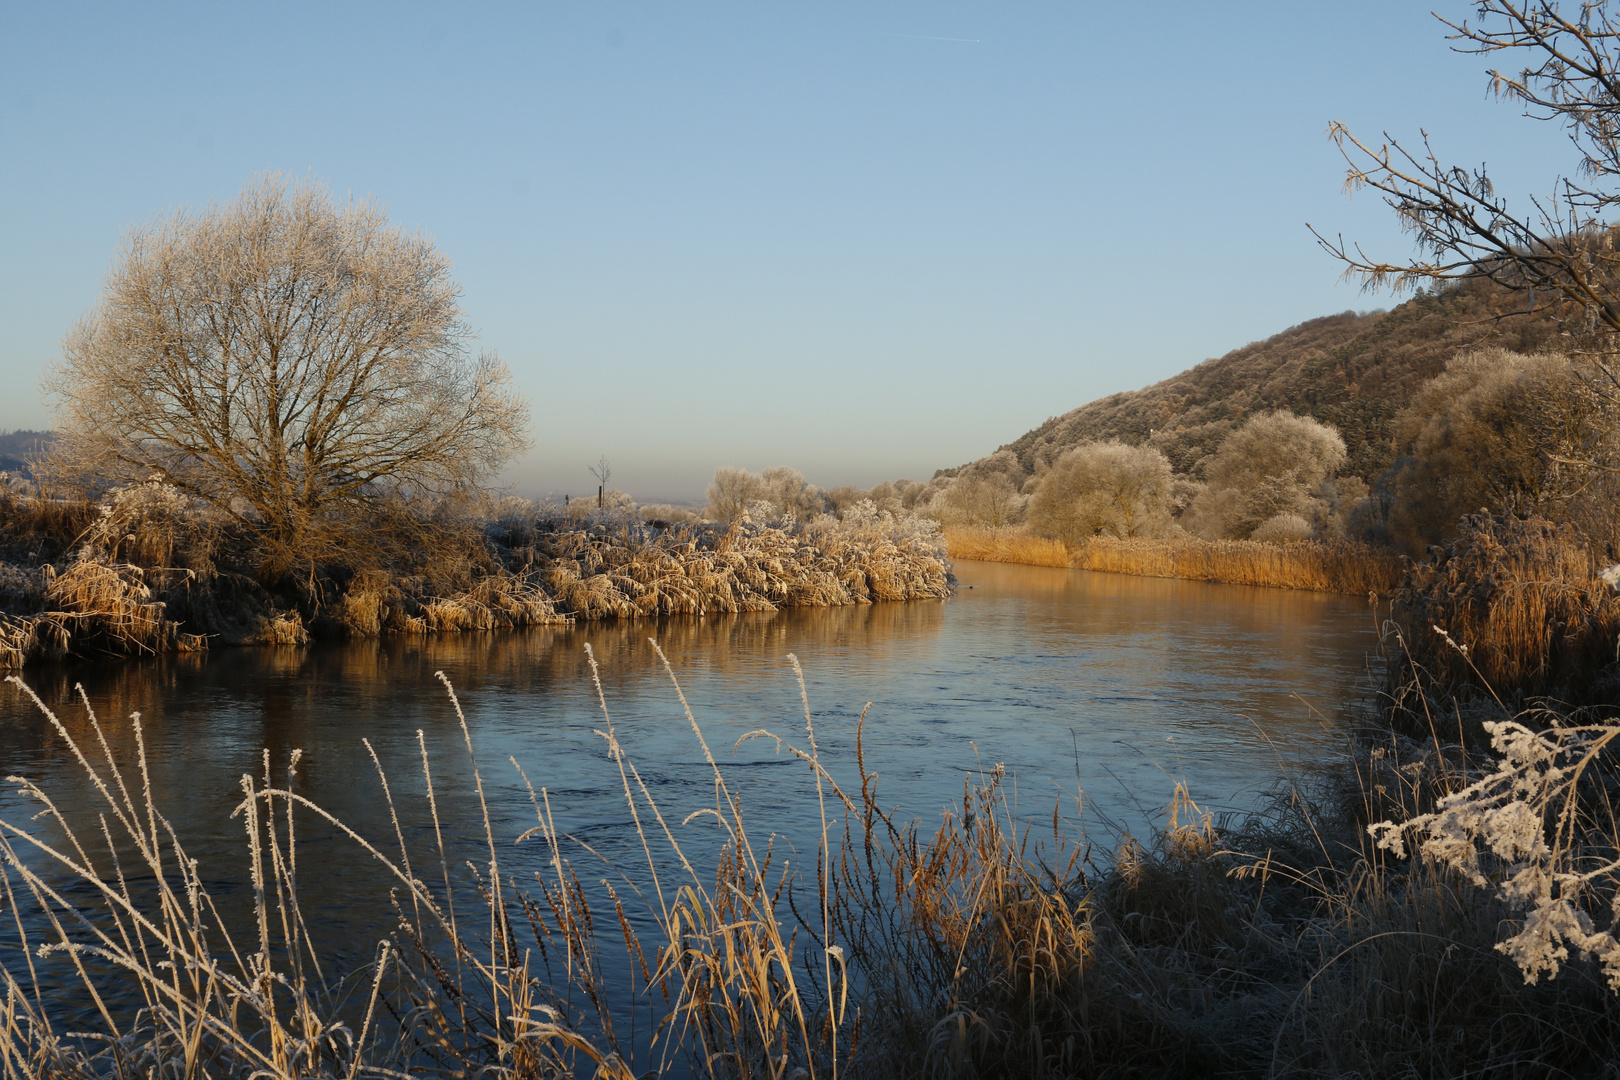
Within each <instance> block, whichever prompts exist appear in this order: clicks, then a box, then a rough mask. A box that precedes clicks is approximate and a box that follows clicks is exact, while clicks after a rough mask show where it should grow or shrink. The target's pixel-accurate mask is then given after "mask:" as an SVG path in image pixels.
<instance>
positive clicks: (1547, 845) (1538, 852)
mask: <svg viewBox="0 0 1620 1080" xmlns="http://www.w3.org/2000/svg"><path fill="white" fill-rule="evenodd" d="M1484 726H1485V730H1486V731H1487V732H1488V733H1489V734H1490V736H1491V747H1492V749H1493V750H1494V751H1495V752H1496V754H1497V755H1498V759H1497V762H1496V768H1495V770H1494V771H1493V772H1491V773H1489V774H1487V775H1486V776H1484V777H1482V778H1481V779H1479V780H1476V781H1475V782H1474V783H1472V784H1470V785H1468V786H1467V787H1465V788H1463V789H1462V790H1460V791H1457V792H1455V793H1453V794H1451V795H1448V796H1446V797H1445V798H1443V799H1442V800H1441V801H1440V803H1439V805H1438V807H1437V808H1436V809H1435V810H1434V812H1432V813H1428V814H1420V815H1417V816H1415V817H1413V818H1411V819H1409V820H1407V821H1404V822H1399V823H1397V822H1391V821H1381V822H1377V823H1374V824H1372V825H1369V826H1368V832H1369V833H1371V834H1372V836H1373V838H1374V839H1375V840H1376V841H1377V842H1378V846H1379V847H1381V848H1385V849H1387V850H1389V851H1391V852H1393V853H1394V854H1395V855H1396V856H1398V857H1403V858H1404V857H1405V856H1406V855H1407V854H1408V847H1409V845H1410V846H1411V847H1413V848H1415V849H1416V854H1418V855H1419V856H1422V857H1424V858H1427V859H1430V860H1433V861H1434V862H1436V863H1439V864H1442V865H1445V866H1449V867H1451V868H1453V869H1455V870H1457V871H1458V872H1460V873H1461V874H1463V875H1464V876H1465V877H1466V878H1468V880H1470V881H1472V882H1473V883H1474V884H1475V885H1478V886H1481V887H1490V886H1493V885H1494V886H1495V888H1496V892H1497V895H1498V896H1499V897H1501V899H1502V900H1503V901H1505V902H1506V903H1508V904H1509V905H1511V906H1512V907H1513V908H1514V909H1515V910H1518V911H1523V912H1524V913H1525V914H1524V922H1523V924H1522V926H1521V927H1520V928H1519V931H1518V932H1517V933H1515V934H1513V935H1512V936H1510V937H1508V938H1507V939H1506V940H1504V941H1501V942H1499V943H1498V944H1497V946H1496V948H1497V951H1499V952H1501V953H1503V954H1504V955H1506V956H1507V957H1509V958H1510V959H1511V960H1512V961H1513V962H1514V963H1515V964H1517V965H1518V967H1519V970H1520V971H1522V972H1523V973H1524V977H1525V981H1526V982H1530V983H1534V982H1536V981H1538V980H1539V979H1540V978H1541V976H1542V975H1546V976H1547V977H1548V978H1552V977H1553V976H1556V975H1557V974H1558V971H1559V968H1560V966H1561V965H1562V964H1563V963H1564V962H1565V961H1567V960H1568V959H1569V958H1570V955H1571V952H1572V951H1573V952H1574V953H1576V954H1578V955H1580V956H1583V957H1590V958H1592V959H1593V960H1595V961H1597V962H1598V963H1599V964H1600V965H1601V966H1602V968H1603V973H1604V975H1605V977H1606V978H1607V979H1608V982H1609V987H1610V989H1611V990H1614V991H1617V992H1620V938H1617V937H1616V929H1617V923H1620V852H1617V849H1616V844H1615V837H1614V836H1613V835H1612V833H1613V829H1612V828H1611V829H1609V830H1608V831H1607V832H1605V831H1603V830H1601V829H1598V828H1596V827H1595V823H1594V822H1592V821H1590V820H1588V818H1587V816H1586V815H1587V812H1588V810H1587V809H1586V808H1583V802H1586V801H1590V800H1591V797H1592V796H1593V795H1594V794H1595V793H1597V791H1598V789H1599V787H1600V786H1601V779H1600V773H1601V772H1602V771H1603V766H1604V764H1605V763H1604V762H1602V760H1601V759H1602V755H1603V752H1604V750H1605V749H1606V748H1607V747H1608V745H1609V744H1610V743H1611V742H1613V741H1614V740H1615V739H1616V738H1620V725H1614V724H1588V725H1572V726H1568V727H1551V728H1548V729H1546V730H1536V729H1534V728H1531V727H1528V726H1526V725H1525V724H1523V723H1520V722H1519V721H1517V720H1503V721H1498V722H1494V723H1487V724H1485V725H1484ZM1594 915H1598V916H1599V917H1600V918H1602V919H1603V923H1602V924H1600V922H1599V921H1598V919H1596V918H1594Z"/></svg>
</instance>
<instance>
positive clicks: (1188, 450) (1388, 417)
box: [947, 282, 1568, 480]
mask: <svg viewBox="0 0 1620 1080" xmlns="http://www.w3.org/2000/svg"><path fill="white" fill-rule="evenodd" d="M1522 302H1523V301H1522V300H1519V299H1518V298H1516V297H1511V296H1508V295H1506V294H1504V293H1503V292H1502V291H1501V290H1498V289H1495V288H1494V287H1491V286H1488V285H1486V284H1484V283H1479V282H1470V283H1467V284H1464V285H1460V286H1457V287H1453V288H1450V289H1447V290H1445V291H1443V292H1440V293H1435V294H1425V295H1422V296H1418V297H1415V298H1413V299H1411V300H1409V301H1407V302H1406V303H1404V304H1401V305H1400V306H1399V307H1396V308H1395V309H1393V310H1392V311H1388V312H1374V313H1370V314H1365V315H1357V314H1356V313H1355V312H1345V313H1344V314H1342V315H1329V316H1326V317H1324V318H1319V319H1312V320H1310V321H1309V322H1303V323H1300V324H1299V325H1298V326H1294V327H1290V328H1289V329H1287V330H1284V331H1283V332H1282V333H1280V334H1276V335H1274V336H1272V337H1269V338H1267V339H1265V340H1264V341H1257V342H1254V343H1253V344H1250V345H1245V346H1244V347H1242V348H1241V349H1234V350H1233V351H1232V352H1229V353H1227V354H1226V355H1225V356H1222V357H1220V358H1218V359H1215V360H1206V361H1205V362H1204V363H1202V364H1199V365H1198V366H1197V367H1194V368H1191V369H1189V370H1187V371H1184V372H1182V373H1181V374H1180V375H1176V376H1174V377H1172V378H1169V379H1166V380H1164V381H1163V382H1159V383H1155V384H1153V385H1152V386H1149V387H1146V388H1145V389H1142V390H1133V391H1129V392H1126V393H1121V394H1114V395H1111V396H1109V397H1106V398H1102V399H1100V400H1098V401H1093V402H1091V403H1090V404H1088V405H1082V406H1080V407H1079V408H1078V409H1074V410H1073V411H1071V412H1068V413H1065V414H1063V415H1062V416H1056V417H1053V418H1052V419H1050V420H1048V421H1046V423H1044V424H1042V425H1041V426H1040V427H1038V428H1036V429H1035V430H1033V431H1030V432H1028V433H1026V434H1025V435H1023V436H1021V437H1020V438H1018V439H1016V440H1014V441H1013V442H1010V443H1007V444H1006V445H1005V446H1002V447H1001V448H1000V449H999V450H998V451H997V454H996V455H994V456H995V457H997V458H1000V459H1001V460H1000V461H999V462H998V463H997V466H998V467H1000V468H1010V466H1011V462H1009V461H1007V457H1008V456H1012V457H1016V459H1017V464H1018V467H1019V470H1020V471H1021V472H1022V473H1023V474H1024V475H1026V476H1027V475H1029V474H1030V473H1032V472H1034V471H1035V466H1036V462H1037V461H1040V460H1045V461H1051V460H1053V459H1054V458H1056V457H1058V456H1059V455H1060V454H1062V453H1063V452H1064V451H1065V450H1067V449H1069V448H1070V447H1072V446H1075V445H1076V444H1078V443H1082V442H1089V441H1091V440H1095V439H1119V440H1121V441H1123V442H1127V443H1132V444H1140V443H1143V442H1151V443H1152V444H1153V445H1154V446H1156V447H1158V448H1159V449H1160V450H1162V451H1163V452H1164V453H1165V454H1166V455H1167V456H1168V457H1169V458H1170V461H1171V464H1172V465H1173V466H1174V467H1175V468H1176V470H1177V471H1179V472H1186V471H1188V470H1190V469H1191V468H1192V467H1193V466H1194V465H1195V464H1196V463H1197V461H1198V460H1199V459H1200V458H1202V457H1204V456H1205V455H1206V454H1209V453H1212V452H1213V451H1214V449H1215V447H1216V446H1218V445H1219V444H1220V441H1221V440H1222V439H1223V438H1224V437H1225V436H1226V433H1227V432H1228V431H1230V430H1231V429H1232V427H1233V426H1234V424H1235V422H1236V421H1240V420H1241V419H1242V418H1243V417H1244V416H1245V415H1247V414H1249V413H1252V412H1257V411H1267V410H1271V409H1291V410H1293V411H1294V412H1296V413H1299V414H1301V415H1304V416H1312V417H1315V418H1316V419H1318V420H1320V421H1322V422H1323V423H1328V424H1332V425H1333V426H1334V427H1336V428H1338V429H1339V431H1340V433H1341V434H1343V436H1344V441H1345V444H1346V446H1347V447H1348V448H1349V451H1350V460H1349V462H1348V464H1347V465H1346V467H1345V470H1344V471H1345V472H1346V473H1348V474H1353V475H1359V476H1362V477H1365V478H1367V479H1368V480H1372V479H1375V478H1376V477H1378V476H1379V475H1380V474H1381V473H1383V471H1384V470H1385V469H1386V468H1388V467H1389V465H1390V464H1391V462H1393V461H1394V459H1395V454H1396V448H1395V447H1394V445H1393V444H1392V438H1391V434H1390V431H1391V421H1393V419H1394V418H1395V416H1396V415H1397V414H1398V413H1399V412H1400V410H1401V408H1402V406H1403V405H1404V403H1405V402H1407V401H1409V400H1410V399H1411V396H1412V394H1413V392H1414V391H1415V390H1416V389H1417V387H1418V386H1419V385H1420V384H1422V383H1423V382H1425V381H1426V380H1428V379H1430V378H1433V377H1434V376H1435V375H1436V374H1438V373H1439V372H1440V370H1441V369H1442V368H1443V367H1444V366H1445V362H1446V360H1447V359H1449V358H1450V357H1451V356H1453V355H1454V354H1456V353H1457V352H1458V351H1459V350H1462V349H1466V348H1470V347H1478V346H1481V345H1495V346H1501V347H1503V348H1507V349H1513V350H1516V351H1521V352H1537V351H1541V350H1544V349H1556V348H1559V347H1560V346H1559V344H1558V343H1557V342H1558V341H1559V339H1560V337H1561V335H1560V330H1559V327H1558V324H1557V323H1556V322H1555V321H1554V319H1553V318H1552V317H1551V315H1550V314H1548V315H1533V316H1526V315H1512V316H1507V317H1503V316H1502V315H1501V314H1499V313H1500V312H1501V311H1504V310H1511V308H1510V307H1509V305H1511V304H1514V303H1522ZM1567 340H1568V339H1567V337H1565V338H1563V341H1565V342H1567ZM1003 463H1005V464H1003ZM977 464H979V463H978V462H974V463H970V465H977ZM968 467H969V466H963V467H962V468H968ZM958 471H960V470H947V475H949V474H953V473H955V472H958Z"/></svg>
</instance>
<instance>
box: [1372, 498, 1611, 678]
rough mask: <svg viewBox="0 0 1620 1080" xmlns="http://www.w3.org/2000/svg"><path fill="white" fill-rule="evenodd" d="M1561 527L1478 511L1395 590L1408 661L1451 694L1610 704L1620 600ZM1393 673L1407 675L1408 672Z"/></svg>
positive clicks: (1587, 550)
mask: <svg viewBox="0 0 1620 1080" xmlns="http://www.w3.org/2000/svg"><path fill="white" fill-rule="evenodd" d="M1597 570H1598V567H1597V565H1596V561H1595V557H1594V554H1593V552H1592V551H1591V550H1590V548H1589V547H1588V546H1587V544H1586V543H1585V541H1584V540H1583V539H1582V538H1581V537H1580V536H1579V535H1578V534H1577V533H1576V532H1575V531H1574V530H1573V529H1572V528H1571V527H1570V526H1568V525H1554V524H1553V523H1552V522H1550V521H1546V520H1544V519H1541V518H1529V519H1519V518H1515V517H1512V516H1504V515H1486V514H1476V515H1472V516H1470V517H1467V518H1464V519H1463V522H1462V525H1461V528H1460V529H1459V532H1458V536H1457V538H1456V539H1455V540H1453V541H1451V542H1450V543H1448V544H1446V545H1445V546H1444V547H1441V548H1434V549H1432V550H1431V558H1430V560H1429V561H1427V562H1422V563H1417V564H1415V565H1414V566H1413V567H1412V569H1411V572H1410V573H1409V574H1408V575H1407V576H1406V579H1405V581H1404V582H1403V583H1402V585H1401V588H1400V590H1399V592H1398V593H1396V595H1395V597H1394V603H1393V613H1394V616H1395V618H1396V620H1397V622H1398V623H1399V624H1400V626H1401V628H1402V646H1403V649H1404V663H1405V664H1407V665H1414V664H1415V665H1417V666H1418V667H1421V668H1422V669H1423V670H1424V671H1425V672H1426V673H1427V675H1428V676H1429V677H1430V679H1431V680H1432V681H1431V682H1429V683H1428V685H1429V686H1430V687H1431V688H1434V689H1439V690H1441V691H1442V692H1444V693H1446V694H1454V693H1458V692H1462V693H1465V694H1466V693H1472V694H1473V695H1479V696H1487V697H1488V696H1490V695H1491V694H1493V693H1494V694H1500V695H1503V696H1505V697H1507V698H1510V699H1514V700H1520V701H1522V700H1524V699H1526V698H1529V697H1536V696H1540V695H1546V694H1557V695H1559V696H1560V697H1562V698H1563V699H1564V700H1565V701H1572V702H1583V701H1593V700H1604V701H1608V700H1610V699H1612V698H1613V697H1614V696H1615V692H1614V686H1613V682H1614V679H1613V669H1614V665H1615V662H1616V653H1615V648H1616V645H1615V643H1616V639H1617V637H1620V596H1617V595H1616V593H1615V591H1614V589H1613V588H1611V587H1610V586H1609V585H1607V584H1605V583H1604V582H1603V581H1602V580H1600V579H1599V578H1598V576H1597ZM1396 677H1397V678H1402V679H1404V678H1406V677H1407V673H1406V672H1405V671H1401V672H1397V673H1396Z"/></svg>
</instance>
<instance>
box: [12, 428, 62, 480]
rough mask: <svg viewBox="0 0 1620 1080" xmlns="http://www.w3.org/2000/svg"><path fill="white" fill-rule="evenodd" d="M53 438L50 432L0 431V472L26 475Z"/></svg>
mask: <svg viewBox="0 0 1620 1080" xmlns="http://www.w3.org/2000/svg"><path fill="white" fill-rule="evenodd" d="M55 437H56V435H55V433H54V432H50V431H0V472H14V473H27V472H28V471H29V467H30V464H31V462H32V461H33V459H34V458H36V457H38V456H39V455H40V454H42V453H44V452H45V450H46V448H47V447H49V446H50V445H51V440H52V439H54V438H55Z"/></svg>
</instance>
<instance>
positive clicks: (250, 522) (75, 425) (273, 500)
mask: <svg viewBox="0 0 1620 1080" xmlns="http://www.w3.org/2000/svg"><path fill="white" fill-rule="evenodd" d="M470 337H471V334H470V331H469V329H468V327H467V325H466V323H465V322H464V321H463V318H462V310H461V305H460V288H459V286H458V285H457V284H456V282H455V280H454V278H453V277H452V276H451V271H450V262H449V260H448V259H447V258H446V257H445V256H444V255H443V254H442V253H441V252H440V251H439V250H438V249H437V248H436V247H435V246H434V245H433V243H432V242H431V241H429V240H427V239H425V238H424V237H421V236H419V235H410V234H408V233H406V232H405V231H404V230H402V229H400V228H399V227H398V226H394V225H391V224H389V222H388V219H387V216H386V215H385V213H384V212H383V210H382V208H381V207H379V206H378V205H377V204H376V203H375V202H372V201H369V200H353V199H351V200H349V201H347V202H344V203H341V204H340V203H337V202H335V201H334V200H333V198H332V197H331V195H330V193H329V192H328V191H327V189H326V188H325V187H324V186H322V185H320V184H317V183H314V182H308V181H306V182H301V183H296V184H293V183H289V182H288V181H287V180H286V179H284V178H282V177H280V176H275V175H267V176H263V177H260V178H257V179H256V180H254V181H252V182H250V183H249V184H248V186H247V187H246V188H245V189H244V190H243V191H242V193H241V194H240V195H239V196H238V197H237V198H236V199H235V201H233V202H231V203H229V204H227V205H222V206H212V207H210V208H209V209H207V210H206V211H203V212H200V213H194V212H189V211H185V210H182V211H179V212H176V213H174V214H172V215H169V216H167V217H164V218H160V219H157V220H155V221H153V222H152V223H150V224H148V225H146V226H143V227H138V228H135V229H133V230H132V231H131V232H130V233H129V234H128V236H127V237H126V239H125V241H124V244H123V247H122V250H121V251H120V252H119V254H118V256H117V257H116V259H115V261H114V265H113V268H112V270H111V271H110V272H109V274H108V275H107V278H106V281H105V283H104V285H103V289H102V295H101V298H100V301H99V303H97V305H96V306H95V307H94V309H92V311H91V312H90V313H89V314H88V315H87V316H86V317H85V318H83V319H82V320H81V321H80V322H79V323H78V324H77V325H75V326H74V327H73V328H72V330H71V331H70V332H69V333H68V335H67V337H66V339H65V341H64V344H63V351H62V358H61V360H60V361H59V362H57V363H56V364H55V365H54V366H53V367H52V368H50V369H49V370H48V371H47V373H46V376H45V379H44V384H45V388H46V390H47V392H48V393H50V394H51V395H52V396H53V397H54V398H55V400H56V403H57V406H58V431H59V436H60V437H59V441H58V447H59V453H60V454H61V455H62V456H63V457H64V458H65V459H66V460H67V461H68V462H69V463H70V464H72V465H73V466H75V467H76V468H78V469H81V470H85V471H87V472H90V473H91V474H93V475H95V476H97V477H99V478H101V479H102V480H103V481H105V482H119V481H124V480H138V479H139V480H144V479H151V478H156V479H160V480H162V481H164V482H166V483H169V484H172V485H174V486H175V487H176V488H178V489H180V490H181V491H183V492H186V493H188V494H190V495H192V496H194V497H196V498H198V499H201V500H203V501H205V502H207V503H208V504H210V505H212V506H214V507H215V508H217V509H218V511H219V512H221V513H223V514H225V515H227V516H228V517H230V518H232V519H234V520H235V521H237V522H238V523H239V524H240V525H241V526H243V527H245V528H246V529H247V530H249V531H250V532H251V533H253V534H255V535H256V536H257V537H258V538H259V540H260V542H261V546H262V551H263V557H264V559H265V561H266V568H267V569H269V570H271V571H274V572H281V571H285V570H286V569H288V568H290V567H291V566H292V565H294V564H295V563H300V562H308V563H309V565H310V566H311V567H312V568H313V565H314V562H315V560H317V559H320V558H324V557H339V556H344V557H348V556H353V555H355V554H356V550H355V548H356V544H357V543H363V538H364V537H365V536H366V535H367V532H366V531H367V529H368V528H370V527H372V526H373V525H374V524H375V523H376V522H377V520H378V519H379V518H380V517H383V516H391V517H398V516H399V515H398V513H397V511H398V508H399V507H400V506H401V505H402V504H405V503H408V502H412V501H419V500H421V499H423V498H433V497H438V496H448V495H454V494H457V493H465V492H469V491H471V490H473V489H475V488H477V487H478V485H479V484H480V483H482V482H483V481H484V480H485V479H486V478H487V477H489V476H490V475H491V474H492V473H493V472H494V471H496V470H497V469H498V468H499V467H500V466H501V465H502V464H503V463H504V462H506V461H507V460H508V459H509V458H510V457H511V456H512V455H513V454H514V453H516V452H517V451H519V450H520V449H522V448H523V447H524V445H525V429H526V425H527V419H528V409H527V406H526V405H525V403H524V402H523V400H522V399H521V397H519V396H518V395H517V394H516V393H515V392H514V391H513V389H512V387H511V380H510V373H509V372H508V370H507V368H506V366H505V365H504V364H502V363H501V362H500V361H499V360H498V359H497V358H496V357H495V356H493V355H486V354H476V355H475V354H473V353H472V352H470V351H469V348H468V344H469V339H470ZM312 572H313V570H312Z"/></svg>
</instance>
